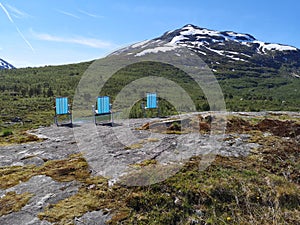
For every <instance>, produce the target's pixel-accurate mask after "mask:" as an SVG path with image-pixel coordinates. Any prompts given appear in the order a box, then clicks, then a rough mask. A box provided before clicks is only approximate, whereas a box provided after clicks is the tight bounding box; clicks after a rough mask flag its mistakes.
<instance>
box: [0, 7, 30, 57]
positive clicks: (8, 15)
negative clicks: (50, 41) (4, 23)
mask: <svg viewBox="0 0 300 225" xmlns="http://www.w3.org/2000/svg"><path fill="white" fill-rule="evenodd" d="M0 8H2V10H3V11H4V13H5V14H6V16H7V18H8V20H9V21H10V22H11V23H12V24H13V25H14V26H15V28H16V30H17V31H18V33H19V35H20V37H21V38H22V39H23V40H24V41H25V43H26V44H27V45H28V47H29V48H30V49H31V50H32V51H33V52H34V48H33V47H32V45H31V44H30V42H29V41H28V40H27V39H26V38H25V36H24V35H23V33H22V32H21V31H20V29H19V27H18V26H17V25H16V24H15V22H14V20H13V19H12V18H11V16H10V13H9V12H8V11H7V9H6V8H5V7H4V5H2V3H1V2H0Z"/></svg>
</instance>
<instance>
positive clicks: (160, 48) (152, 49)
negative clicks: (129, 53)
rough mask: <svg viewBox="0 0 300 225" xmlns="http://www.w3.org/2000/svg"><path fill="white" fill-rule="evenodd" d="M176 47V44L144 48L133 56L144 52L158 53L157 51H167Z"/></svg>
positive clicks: (141, 54) (144, 53)
mask: <svg viewBox="0 0 300 225" xmlns="http://www.w3.org/2000/svg"><path fill="white" fill-rule="evenodd" d="M176 48H178V46H163V47H156V48H150V49H146V50H144V51H142V52H140V53H137V54H135V56H143V55H146V54H151V53H158V52H168V51H172V50H174V49H176Z"/></svg>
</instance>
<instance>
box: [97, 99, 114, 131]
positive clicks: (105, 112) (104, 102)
mask: <svg viewBox="0 0 300 225" xmlns="http://www.w3.org/2000/svg"><path fill="white" fill-rule="evenodd" d="M93 112H94V122H95V124H96V125H98V124H100V125H108V124H111V126H112V125H113V113H112V111H111V104H110V97H109V96H98V97H97V100H96V107H95V106H93ZM97 116H109V118H110V119H109V123H107V122H106V123H105V122H103V123H98V122H97Z"/></svg>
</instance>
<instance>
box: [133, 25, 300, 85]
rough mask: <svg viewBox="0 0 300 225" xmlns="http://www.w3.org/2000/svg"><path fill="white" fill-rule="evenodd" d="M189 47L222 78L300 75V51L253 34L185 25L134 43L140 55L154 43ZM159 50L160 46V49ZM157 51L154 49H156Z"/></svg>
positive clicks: (298, 76)
mask: <svg viewBox="0 0 300 225" xmlns="http://www.w3.org/2000/svg"><path fill="white" fill-rule="evenodd" d="M159 42H161V43H163V45H164V46H176V45H179V46H186V47H187V48H189V49H190V50H192V51H194V52H195V53H197V54H198V55H199V56H200V57H201V58H202V59H203V60H204V61H205V62H206V63H207V64H208V66H209V67H210V68H211V69H212V70H213V71H214V72H215V74H216V76H217V77H218V78H219V79H222V78H228V77H242V76H245V75H246V76H252V77H253V76H254V77H255V76H260V75H262V74H266V73H268V74H279V73H282V72H285V75H289V76H293V77H296V78H300V50H299V49H298V48H296V47H293V46H289V45H283V44H276V43H266V42H262V41H259V40H257V39H256V38H255V37H253V36H252V35H250V34H243V33H237V32H233V31H216V30H210V29H206V28H200V27H198V26H195V25H191V24H188V25H185V26H184V27H182V28H180V29H176V30H174V31H169V32H166V33H164V34H163V35H162V36H161V37H158V38H155V39H152V40H148V41H144V42H141V43H137V44H134V45H132V46H130V47H131V48H140V49H141V50H142V52H141V53H139V54H140V55H141V54H143V53H146V52H149V51H151V47H150V49H149V46H153V44H155V43H156V45H158V44H159ZM157 50H158V51H159V49H157ZM152 52H153V49H152Z"/></svg>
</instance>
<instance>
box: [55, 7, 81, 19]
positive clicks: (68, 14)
mask: <svg viewBox="0 0 300 225" xmlns="http://www.w3.org/2000/svg"><path fill="white" fill-rule="evenodd" d="M56 11H57V12H59V13H61V14H64V15H66V16H70V17H73V18H76V19H80V17H79V16H77V15H75V14H73V13H70V12H66V11H63V10H58V9H57V10H56Z"/></svg>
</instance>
